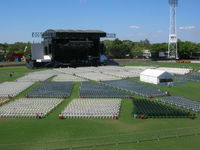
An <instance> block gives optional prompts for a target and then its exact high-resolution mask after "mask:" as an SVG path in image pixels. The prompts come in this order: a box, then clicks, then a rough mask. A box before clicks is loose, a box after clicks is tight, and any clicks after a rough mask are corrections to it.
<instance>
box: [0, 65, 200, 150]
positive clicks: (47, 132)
mask: <svg viewBox="0 0 200 150" xmlns="http://www.w3.org/2000/svg"><path fill="white" fill-rule="evenodd" d="M176 67H177V66H176ZM195 68H198V67H197V66H195ZM29 71H31V70H29V69H26V68H23V67H20V68H0V81H1V82H2V81H6V80H14V79H16V78H17V77H19V76H21V75H24V74H25V73H27V72H29ZM10 72H15V73H16V76H15V77H13V78H12V79H10V77H9V76H5V78H4V79H2V78H3V75H2V73H3V74H9V73H10ZM133 80H137V79H133ZM36 84H37V83H36ZM34 86H35V85H33V87H34ZM149 86H153V85H149ZM33 87H31V88H33ZM79 87H80V83H76V84H75V86H74V87H73V91H72V95H71V96H70V97H69V98H67V99H65V100H64V101H63V103H62V104H60V105H59V106H58V107H57V108H56V109H55V110H53V111H52V112H51V113H50V114H49V115H48V116H47V117H46V118H44V119H41V120H36V119H33V118H32V119H31V118H30V119H28V118H25V119H23V118H21V119H20V118H10V119H5V118H4V119H3V118H0V149H1V150H11V149H12V150H18V149H20V150H21V149H26V150H28V149H33V147H34V146H35V145H37V144H34V143H38V148H37V149H47V148H46V147H45V146H44V145H45V144H41V145H40V144H39V143H40V142H42V143H46V144H47V145H52V146H48V147H49V148H55V147H56V146H58V147H59V146H61V145H62V144H63V143H62V144H61V143H60V142H52V143H49V141H59V140H63V139H66V140H72V139H73V140H74V139H80V138H92V139H93V137H100V136H113V138H112V139H113V140H114V139H115V135H116V136H118V135H119V134H132V135H134V134H136V133H138V132H139V133H140V132H144V133H146V132H154V131H155V132H156V131H157V130H164V129H167V130H168V129H176V128H184V127H197V126H199V124H200V119H199V115H198V118H197V119H195V120H190V119H187V118H181V119H173V118H171V119H146V120H140V119H134V118H133V117H132V110H133V106H132V102H131V100H130V99H123V102H122V108H121V113H120V118H119V119H118V120H110V119H104V120H103V119H102V120H99V119H80V120H79V119H64V120H61V119H59V118H58V115H59V113H60V112H61V111H62V110H63V109H64V107H65V106H66V105H67V103H68V102H70V101H71V100H72V99H73V98H76V97H78V89H79ZM31 88H29V89H28V90H26V91H24V92H23V93H21V94H20V95H18V96H17V98H20V97H23V96H24V95H25V94H26V93H27V92H28V91H29V90H30V89H31ZM159 88H160V89H163V90H167V91H169V92H170V93H172V94H173V95H178V96H185V97H187V98H191V99H194V100H197V101H200V92H199V91H200V83H195V82H188V83H187V84H185V85H177V86H174V87H159ZM166 134H167V133H166ZM105 139H106V138H105ZM199 139H200V136H199V135H197V136H190V137H180V138H175V139H174V138H172V139H166V140H161V141H151V142H141V143H134V144H130V143H129V144H123V145H117V146H103V147H94V146H91V148H85V149H98V150H100V149H103V150H104V149H105V150H107V149H108V150H113V149H117V150H121V149H123V150H158V149H159V150H160V149H162V150H168V149H171V150H199V146H200V144H199V141H200V140H199ZM94 140H95V139H94ZM78 142H79V141H77V143H78ZM96 142H98V138H97V140H96ZM19 143H29V144H25V145H18V146H15V145H9V146H6V145H1V144H19ZM67 144H69V143H67V142H65V146H66V145H67Z"/></svg>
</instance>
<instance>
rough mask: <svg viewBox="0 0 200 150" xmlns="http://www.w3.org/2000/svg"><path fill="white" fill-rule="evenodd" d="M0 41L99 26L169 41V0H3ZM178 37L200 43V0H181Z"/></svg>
mask: <svg viewBox="0 0 200 150" xmlns="http://www.w3.org/2000/svg"><path fill="white" fill-rule="evenodd" d="M0 20H1V21H0V42H7V43H13V42H16V41H24V42H26V41H30V42H32V41H33V40H34V41H39V40H40V39H33V38H32V37H31V33H32V32H43V31H45V30H46V29H99V30H103V31H106V32H109V33H116V35H117V37H118V38H119V39H121V40H132V41H139V40H143V39H145V38H147V39H149V40H150V41H151V42H152V43H155V42H167V41H168V30H169V5H168V0H1V1H0ZM177 29H178V38H180V39H181V40H184V41H185V40H187V41H193V42H198V43H200V0H179V5H178V8H177Z"/></svg>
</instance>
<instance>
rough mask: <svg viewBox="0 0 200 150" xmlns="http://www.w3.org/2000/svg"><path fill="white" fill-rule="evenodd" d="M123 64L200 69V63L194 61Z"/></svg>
mask: <svg viewBox="0 0 200 150" xmlns="http://www.w3.org/2000/svg"><path fill="white" fill-rule="evenodd" d="M120 65H121V66H156V67H174V68H176V67H177V68H193V69H194V71H197V70H200V64H192V63H174V62H156V61H144V62H130V63H129V62H121V63H120Z"/></svg>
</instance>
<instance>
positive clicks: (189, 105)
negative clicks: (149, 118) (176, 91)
mask: <svg viewBox="0 0 200 150" xmlns="http://www.w3.org/2000/svg"><path fill="white" fill-rule="evenodd" d="M158 100H159V101H161V102H164V103H167V104H171V105H176V106H178V107H182V108H184V109H188V110H191V111H194V112H200V103H199V102H197V101H193V100H190V99H187V98H184V97H181V96H169V97H163V98H158Z"/></svg>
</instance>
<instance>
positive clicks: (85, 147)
mask: <svg viewBox="0 0 200 150" xmlns="http://www.w3.org/2000/svg"><path fill="white" fill-rule="evenodd" d="M195 135H196V136H197V135H200V127H188V128H177V129H170V130H156V131H149V132H135V133H132V134H121V135H113V136H102V137H92V138H82V139H71V140H56V141H50V142H41V143H21V144H0V149H2V150H78V149H80V150H101V149H103V150H118V149H119V148H120V147H121V149H124V148H123V146H125V145H126V146H127V145H133V144H137V143H141V142H148V141H160V140H163V139H171V138H179V137H186V136H195Z"/></svg>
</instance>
